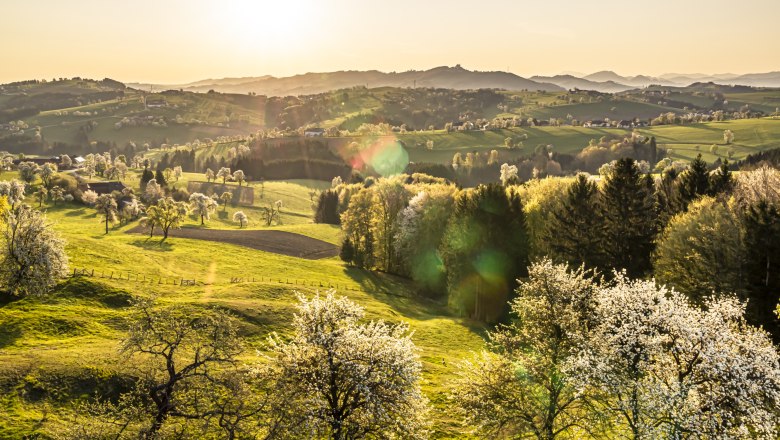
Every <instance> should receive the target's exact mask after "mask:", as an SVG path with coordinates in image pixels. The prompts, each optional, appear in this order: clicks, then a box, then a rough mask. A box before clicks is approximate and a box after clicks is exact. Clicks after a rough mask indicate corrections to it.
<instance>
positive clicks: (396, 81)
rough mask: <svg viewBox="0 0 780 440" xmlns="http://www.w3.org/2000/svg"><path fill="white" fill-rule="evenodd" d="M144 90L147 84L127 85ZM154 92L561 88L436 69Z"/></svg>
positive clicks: (213, 83)
mask: <svg viewBox="0 0 780 440" xmlns="http://www.w3.org/2000/svg"><path fill="white" fill-rule="evenodd" d="M129 85H130V86H131V87H137V88H141V89H148V88H149V86H150V84H129ZM152 86H153V87H154V88H156V89H166V88H173V89H183V90H188V91H193V92H206V91H209V90H214V91H218V92H224V93H249V92H253V93H256V94H258V95H267V96H287V95H312V94H318V93H323V92H328V91H331V90H336V89H344V88H350V87H355V86H365V87H369V88H374V87H430V88H444V89H457V90H464V89H506V90H544V91H558V90H563V88H562V87H560V86H557V85H555V84H551V83H545V82H537V81H532V80H529V79H526V78H522V77H520V76H517V75H515V74H513V73H508V72H478V71H471V70H467V69H464V68H463V67H461V66H460V65H457V66H455V67H444V66H443V67H436V68H433V69H430V70H423V71H417V70H410V71H407V72H390V73H384V72H379V71H377V70H369V71H339V72H327V73H305V74H301V75H295V76H291V77H283V78H277V77H272V76H263V77H257V78H240V79H238V78H233V79H231V78H225V79H221V80H205V81H199V82H196V83H191V84H180V85H152Z"/></svg>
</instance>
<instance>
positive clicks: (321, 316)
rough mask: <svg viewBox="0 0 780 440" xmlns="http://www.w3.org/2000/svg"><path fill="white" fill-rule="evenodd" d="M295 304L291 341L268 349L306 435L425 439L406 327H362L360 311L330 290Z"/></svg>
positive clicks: (422, 402)
mask: <svg viewBox="0 0 780 440" xmlns="http://www.w3.org/2000/svg"><path fill="white" fill-rule="evenodd" d="M299 300H300V305H299V306H298V312H297V313H296V315H295V319H294V321H293V328H294V330H295V337H294V338H293V339H292V340H291V341H289V342H283V341H282V340H281V339H279V338H277V337H274V338H272V339H271V349H272V351H273V362H274V365H275V368H277V369H278V380H279V381H280V388H281V389H282V390H284V392H285V393H286V394H287V395H290V396H295V397H297V398H295V399H293V400H291V402H292V404H293V405H296V406H295V408H294V409H295V411H296V413H297V414H299V415H301V416H302V418H303V427H302V428H301V429H303V430H306V431H309V433H308V434H309V435H305V436H306V437H319V436H320V435H325V436H326V437H329V438H351V436H349V435H348V434H347V433H349V432H360V433H362V435H360V437H369V438H374V437H376V438H408V439H414V438H424V437H425V435H426V429H425V428H426V422H425V420H426V417H425V416H426V410H425V408H426V406H427V400H426V399H425V397H424V396H423V395H422V392H421V390H420V386H419V382H420V376H421V369H422V366H421V364H420V360H419V356H418V355H417V349H416V348H415V346H414V343H413V342H412V339H411V333H410V332H409V329H408V326H407V325H406V324H397V325H389V324H385V323H384V322H368V323H361V322H360V320H361V319H362V318H363V316H364V311H363V309H362V308H361V307H359V306H358V305H356V304H355V303H353V302H351V301H349V300H348V299H346V298H343V297H342V298H337V297H336V296H335V295H334V292H333V291H329V292H328V294H327V295H326V296H325V297H324V298H323V297H320V296H319V295H317V296H314V297H313V298H311V299H307V298H305V297H303V296H299ZM334 392H335V393H336V394H337V395H338V396H339V397H338V398H336V399H333V396H334V394H333V393H334ZM301 434H302V436H304V435H303V433H301Z"/></svg>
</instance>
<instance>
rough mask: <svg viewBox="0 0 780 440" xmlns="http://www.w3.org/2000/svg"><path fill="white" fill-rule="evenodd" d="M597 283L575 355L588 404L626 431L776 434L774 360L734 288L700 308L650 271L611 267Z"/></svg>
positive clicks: (778, 383) (777, 375)
mask: <svg viewBox="0 0 780 440" xmlns="http://www.w3.org/2000/svg"><path fill="white" fill-rule="evenodd" d="M616 277H617V279H616V280H615V281H614V283H613V284H611V285H609V286H605V287H602V288H600V289H599V290H598V292H597V293H596V300H595V313H594V317H595V322H596V323H597V324H596V325H595V326H594V328H593V330H592V331H591V332H590V334H589V337H588V342H587V346H586V347H585V349H584V350H583V351H582V352H581V354H580V356H579V357H578V359H577V360H576V361H575V362H574V363H573V364H572V365H573V367H572V369H573V370H574V371H577V373H576V374H575V376H576V377H577V379H576V380H577V381H578V382H579V383H580V385H581V387H582V389H583V390H589V391H590V392H593V393H594V396H593V399H592V402H594V408H596V409H597V410H598V411H600V412H603V413H604V415H605V416H606V417H607V419H609V420H614V421H616V425H617V426H616V427H615V428H616V430H617V431H618V432H625V433H626V435H627V436H628V437H629V438H634V439H638V438H751V437H756V436H757V437H758V438H776V437H777V434H778V432H777V428H778V426H780V416H778V413H777V407H778V405H780V366H779V365H778V362H779V361H778V353H777V351H776V349H775V347H774V346H773V345H772V342H771V340H770V338H769V336H768V334H767V333H766V332H764V331H763V330H760V329H758V328H755V327H752V326H749V325H748V324H746V322H745V320H744V312H745V307H744V304H742V303H740V302H739V301H737V300H736V299H734V298H730V297H720V298H718V299H715V300H710V301H709V302H708V303H707V304H706V306H707V307H706V309H705V310H702V309H699V308H698V307H695V306H692V305H691V304H690V303H689V302H688V300H687V299H686V298H685V296H684V295H682V294H680V293H678V292H675V291H674V290H668V289H666V288H665V287H663V286H658V285H657V284H656V283H655V281H652V280H649V281H645V280H638V281H630V280H628V279H627V278H625V275H622V274H616Z"/></svg>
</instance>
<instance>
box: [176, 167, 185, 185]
mask: <svg viewBox="0 0 780 440" xmlns="http://www.w3.org/2000/svg"><path fill="white" fill-rule="evenodd" d="M182 174H184V173H183V172H182V169H181V167H180V166H175V167H173V177H174V178H175V179H176V181H177V182H178V181H179V179H181V176H182Z"/></svg>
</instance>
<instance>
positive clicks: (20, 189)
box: [0, 179, 27, 209]
mask: <svg viewBox="0 0 780 440" xmlns="http://www.w3.org/2000/svg"><path fill="white" fill-rule="evenodd" d="M26 189H27V185H26V184H25V183H24V182H22V181H21V180H17V179H13V180H11V181H8V180H3V181H0V196H4V197H5V198H6V200H8V204H9V205H11V209H13V208H14V207H15V206H16V205H17V204H19V203H21V202H22V201H24V193H25V191H26Z"/></svg>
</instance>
